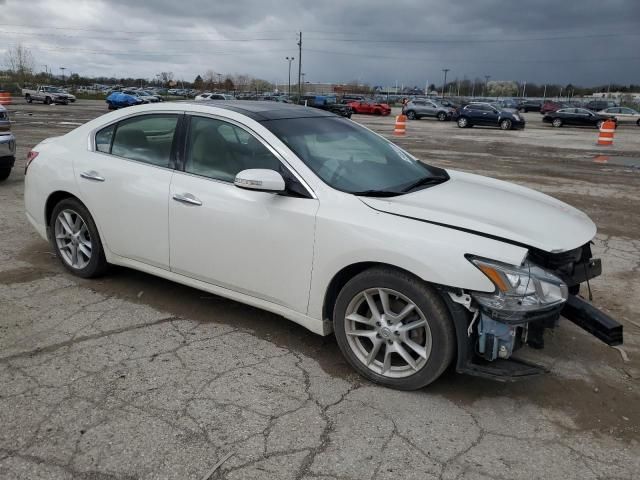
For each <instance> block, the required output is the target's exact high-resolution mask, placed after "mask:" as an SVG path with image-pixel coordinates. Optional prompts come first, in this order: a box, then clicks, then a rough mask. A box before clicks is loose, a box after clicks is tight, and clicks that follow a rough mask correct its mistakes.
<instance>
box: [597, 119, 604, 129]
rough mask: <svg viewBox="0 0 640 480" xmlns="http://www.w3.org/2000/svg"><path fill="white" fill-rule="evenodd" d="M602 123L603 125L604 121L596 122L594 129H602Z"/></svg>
mask: <svg viewBox="0 0 640 480" xmlns="http://www.w3.org/2000/svg"><path fill="white" fill-rule="evenodd" d="M603 123H604V120H598V121H597V122H596V128H597V129H598V130H600V129H601V128H602V124H603Z"/></svg>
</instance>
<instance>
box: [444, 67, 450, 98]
mask: <svg viewBox="0 0 640 480" xmlns="http://www.w3.org/2000/svg"><path fill="white" fill-rule="evenodd" d="M449 70H451V69H450V68H443V69H442V71H443V72H444V83H443V84H442V98H444V89H445V88H446V87H447V73H448V72H449Z"/></svg>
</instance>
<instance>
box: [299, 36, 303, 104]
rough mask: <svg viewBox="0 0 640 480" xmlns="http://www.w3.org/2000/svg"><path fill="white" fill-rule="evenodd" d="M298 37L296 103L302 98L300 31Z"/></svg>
mask: <svg viewBox="0 0 640 480" xmlns="http://www.w3.org/2000/svg"><path fill="white" fill-rule="evenodd" d="M299 35H300V37H299V38H298V103H300V100H301V99H302V32H299Z"/></svg>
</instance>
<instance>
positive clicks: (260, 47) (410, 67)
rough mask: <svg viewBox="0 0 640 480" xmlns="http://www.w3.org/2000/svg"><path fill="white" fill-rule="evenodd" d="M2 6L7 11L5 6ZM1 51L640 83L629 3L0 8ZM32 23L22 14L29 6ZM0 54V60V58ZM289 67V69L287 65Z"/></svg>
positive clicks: (550, 0)
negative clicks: (299, 40)
mask: <svg viewBox="0 0 640 480" xmlns="http://www.w3.org/2000/svg"><path fill="white" fill-rule="evenodd" d="M3 2H4V4H3ZM0 5H2V10H1V12H2V15H1V16H0V55H2V50H3V48H6V47H7V46H8V45H12V44H15V43H17V42H20V43H22V44H24V45H25V46H28V47H29V48H31V49H32V51H33V54H34V56H35V57H36V59H37V62H38V64H40V65H39V68H43V67H42V65H44V64H46V65H48V66H49V68H52V69H53V71H54V72H57V69H58V68H59V67H60V66H64V67H67V69H70V70H71V71H74V72H79V73H82V74H89V75H109V76H111V75H114V76H118V77H120V76H135V77H138V76H140V77H145V78H153V77H154V76H155V74H156V73H157V72H160V71H163V70H171V71H173V72H174V73H175V74H176V77H177V78H184V79H185V80H192V79H193V78H194V77H195V75H196V74H198V73H200V74H201V73H203V72H204V71H206V70H208V69H211V70H214V71H216V72H222V73H235V72H243V73H245V72H246V73H249V74H251V75H254V76H259V77H262V78H266V79H268V80H270V81H277V82H284V81H285V79H286V75H287V62H286V61H285V60H284V57H285V56H287V55H289V56H291V55H294V56H296V58H297V56H298V52H297V46H296V32H297V31H299V30H302V31H303V46H304V49H303V71H304V72H305V73H306V79H307V80H310V81H325V82H329V81H351V80H356V79H357V80H360V81H362V82H368V83H371V84H393V83H394V82H396V81H398V82H399V83H400V84H405V85H424V84H425V82H427V81H428V82H430V83H431V82H433V83H438V82H440V81H441V75H442V72H441V69H442V68H444V67H447V68H450V69H451V72H450V73H449V78H460V79H462V78H463V77H465V76H466V77H467V78H475V77H482V76H484V75H491V77H492V78H494V79H514V80H527V81H530V82H531V81H535V82H558V83H568V82H572V83H574V84H582V85H589V84H598V83H607V82H619V83H631V82H634V83H638V82H639V79H638V77H639V74H640V53H638V49H637V44H638V40H639V39H640V29H638V25H639V24H640V2H638V1H637V0H609V1H607V2H602V1H596V0H581V1H579V2H578V1H571V2H566V1H565V2H558V1H557V0H538V1H528V2H526V3H524V2H520V1H508V0H474V1H466V2H455V3H454V2H447V1H442V0H396V1H394V2H390V1H388V0H385V1H380V0H375V1H373V0H351V1H349V2H345V1H344V0H325V1H322V2H318V1H317V0H314V1H307V0H304V1H296V0H262V1H260V0H235V1H233V2H230V1H218V2H211V1H210V0H184V1H182V2H176V1H175V0H146V1H145V0H138V1H137V2H135V3H134V2H130V0H93V1H91V2H82V3H78V4H76V2H73V4H71V2H68V1H67V0H30V1H29V2H28V3H25V2H24V1H17V0H8V1H6V2H5V1H4V0H0ZM26 10H28V11H29V15H25V11H26ZM3 56H4V55H2V57H3ZM294 70H295V69H294Z"/></svg>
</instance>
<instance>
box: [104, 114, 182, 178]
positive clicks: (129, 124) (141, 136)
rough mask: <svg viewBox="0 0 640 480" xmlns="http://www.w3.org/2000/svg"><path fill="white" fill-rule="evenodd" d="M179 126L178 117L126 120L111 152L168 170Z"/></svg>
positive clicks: (142, 117) (114, 139)
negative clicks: (177, 126)
mask: <svg viewBox="0 0 640 480" xmlns="http://www.w3.org/2000/svg"><path fill="white" fill-rule="evenodd" d="M177 123H178V116H177V115H142V116H138V117H134V118H130V119H127V120H123V121H122V122H120V123H118V125H117V127H116V130H115V134H114V138H113V141H112V145H111V151H110V153H111V154H112V155H117V156H119V157H124V158H128V159H130V160H136V161H139V162H144V163H149V164H151V165H156V166H159V167H168V166H169V162H170V158H171V148H172V146H173V138H174V136H175V131H176V125H177ZM101 133H102V131H100V132H99V134H101ZM97 137H98V135H96V147H97V143H98V138H97Z"/></svg>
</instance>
